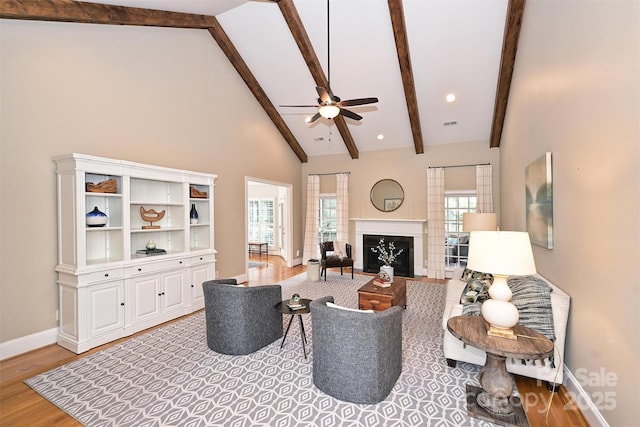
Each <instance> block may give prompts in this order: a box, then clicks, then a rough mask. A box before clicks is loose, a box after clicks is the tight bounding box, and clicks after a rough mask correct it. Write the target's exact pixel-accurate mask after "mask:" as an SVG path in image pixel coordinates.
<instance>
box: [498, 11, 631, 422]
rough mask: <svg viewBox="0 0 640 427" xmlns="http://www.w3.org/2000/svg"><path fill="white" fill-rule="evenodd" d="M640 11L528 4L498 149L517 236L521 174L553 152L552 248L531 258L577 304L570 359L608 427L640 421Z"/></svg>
mask: <svg viewBox="0 0 640 427" xmlns="http://www.w3.org/2000/svg"><path fill="white" fill-rule="evenodd" d="M638 5H639V3H638V2H637V1H620V0H612V1H599V0H597V1H554V2H549V1H546V0H539V1H535V0H534V1H529V2H527V6H526V10H525V14H524V21H523V26H522V34H521V37H520V45H519V48H518V54H517V55H518V56H517V60H516V66H515V74H514V80H513V86H512V90H511V95H510V100H509V108H508V112H507V122H506V126H505V129H504V134H503V140H502V145H501V149H500V155H501V165H502V170H501V174H502V207H501V213H502V225H503V226H507V227H509V228H513V229H517V230H524V229H525V227H526V225H525V201H524V169H525V167H526V166H527V164H529V163H530V162H532V161H533V160H535V159H536V158H538V157H539V156H541V155H542V154H543V153H544V152H546V151H550V152H551V153H552V157H553V159H552V162H553V193H554V194H553V210H554V212H553V215H554V241H555V247H554V249H552V250H548V249H544V248H541V247H537V246H534V256H535V258H536V264H537V268H538V270H539V272H540V273H541V274H542V275H544V276H545V277H547V278H548V279H550V280H551V281H553V282H554V283H556V284H557V285H558V286H560V287H561V288H562V289H563V290H565V291H566V292H567V293H569V294H570V295H571V297H572V305H571V313H570V318H569V331H568V338H567V347H566V348H567V351H566V355H565V363H566V365H567V366H568V367H569V368H570V370H571V371H572V372H573V373H574V375H575V376H576V379H577V380H578V382H579V383H580V384H581V385H582V386H583V387H584V389H585V390H586V391H587V394H588V395H589V397H590V398H591V400H592V401H593V402H594V404H596V406H598V408H599V410H600V412H601V413H602V414H603V416H604V417H605V418H606V420H607V421H608V423H609V424H610V425H612V426H631V425H637V423H638V419H639V418H640V405H639V403H640V400H639V396H640V389H639V384H640V370H639V368H638V364H639V363H638V362H640V351H639V339H640V334H639V333H638V325H639V321H638V320H639V319H638V299H639V297H640V292H639V290H640V285H639V283H640V281H639V280H638V273H637V270H638V261H640V251H639V244H640V210H639V207H638V206H639V203H640V172H639V171H640V131H639V121H638V120H639V117H640V80H639V79H640V25H639V21H640V10H639V6H638ZM603 370H604V372H606V375H609V377H610V379H611V378H612V375H615V377H616V379H615V380H612V381H610V382H609V383H606V381H605V380H606V379H607V378H606V377H605V376H604V375H602V372H603Z"/></svg>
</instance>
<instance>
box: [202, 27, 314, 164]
mask: <svg viewBox="0 0 640 427" xmlns="http://www.w3.org/2000/svg"><path fill="white" fill-rule="evenodd" d="M208 30H209V33H210V34H211V36H212V37H213V39H214V40H215V41H216V43H218V46H220V49H222V51H223V52H224V54H225V55H226V56H227V58H228V59H229V61H230V62H231V64H232V65H233V67H234V68H235V69H236V71H237V72H238V74H240V77H242V80H244V82H245V84H246V85H247V87H248V88H249V90H251V93H253V96H255V98H256V99H257V100H258V102H259V103H260V105H261V106H262V108H263V109H264V111H265V112H266V113H267V115H268V116H269V118H270V119H271V121H272V122H273V124H274V125H275V126H276V128H277V129H278V130H279V131H280V133H281V134H282V137H283V138H284V139H285V141H287V144H289V146H290V147H291V149H292V150H293V152H294V153H295V154H296V156H298V159H300V161H301V162H302V163H305V162H307V160H308V159H307V154H306V153H305V152H304V150H303V149H302V147H301V146H300V144H299V143H298V141H297V140H296V138H295V137H294V136H293V133H292V132H291V130H290V129H289V127H288V126H287V125H286V123H285V122H284V120H283V119H282V116H280V114H278V111H277V110H276V107H274V106H273V104H272V103H271V101H270V100H269V98H268V97H267V94H266V93H265V92H264V90H263V89H262V86H260V84H259V83H258V80H256V78H255V76H254V75H253V73H252V72H251V70H250V69H249V67H248V66H247V64H246V63H245V62H244V60H243V59H242V57H241V56H240V53H239V52H238V50H237V49H236V48H235V46H234V45H233V43H231V40H230V39H229V36H227V33H225V32H224V30H223V29H222V26H221V25H220V23H219V22H218V20H217V19H215V18H214V25H212V26H211V27H210V28H209V29H208Z"/></svg>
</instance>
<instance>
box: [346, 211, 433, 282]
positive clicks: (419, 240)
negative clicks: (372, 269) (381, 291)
mask: <svg viewBox="0 0 640 427" xmlns="http://www.w3.org/2000/svg"><path fill="white" fill-rule="evenodd" d="M351 220H352V221H354V222H355V231H356V240H355V248H354V251H353V254H354V256H355V263H354V267H355V268H357V269H361V270H364V268H363V265H364V256H363V252H364V235H375V236H389V237H391V236H396V237H412V238H413V254H412V255H413V256H412V261H408V262H412V263H413V275H415V276H426V269H424V268H423V263H424V255H423V254H424V248H423V246H424V233H425V223H426V221H425V220H422V219H367V218H352V219H351ZM385 242H387V243H388V242H389V240H388V239H385ZM376 244H377V242H376ZM373 255H375V254H373ZM394 268H397V267H396V266H394Z"/></svg>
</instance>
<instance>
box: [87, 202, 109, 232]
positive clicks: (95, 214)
mask: <svg viewBox="0 0 640 427" xmlns="http://www.w3.org/2000/svg"><path fill="white" fill-rule="evenodd" d="M108 219H109V218H107V215H106V214H105V213H103V212H100V210H98V207H97V206H96V207H95V208H93V210H92V211H91V212H89V213H87V227H104V226H105V225H106V224H107V220H108Z"/></svg>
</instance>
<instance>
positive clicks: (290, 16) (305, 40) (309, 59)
mask: <svg viewBox="0 0 640 427" xmlns="http://www.w3.org/2000/svg"><path fill="white" fill-rule="evenodd" d="M278 7H279V8H280V11H281V12H282V16H283V17H284V20H285V22H286V23H287V26H288V27H289V31H291V35H292V36H293V39H294V40H295V42H296V44H297V45H298V49H300V53H301V54H302V57H303V58H304V61H305V62H306V63H307V67H309V71H310V72H311V76H312V77H313V80H314V81H315V82H316V86H321V87H324V88H328V87H329V82H328V81H327V77H326V76H325V74H324V71H323V70H322V66H321V65H320V61H319V60H318V56H317V55H316V52H315V50H314V49H313V46H312V45H311V41H310V40H309V35H308V34H307V31H306V30H305V28H304V25H303V24H302V20H301V19H300V15H299V14H298V10H297V9H296V7H295V5H294V4H293V0H280V1H279V2H278ZM333 121H334V122H335V124H336V127H337V128H338V132H340V136H341V137H342V140H343V141H344V144H345V145H346V147H347V150H348V151H349V154H350V155H351V158H352V159H357V158H358V157H359V153H358V147H356V144H355V142H354V141H353V137H352V136H351V132H350V131H349V128H348V127H347V122H346V121H345V120H344V117H342V115H338V116H336V117H335V118H334V119H333Z"/></svg>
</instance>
